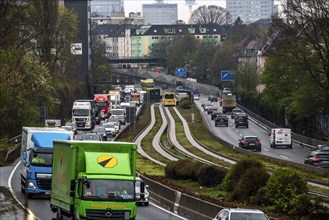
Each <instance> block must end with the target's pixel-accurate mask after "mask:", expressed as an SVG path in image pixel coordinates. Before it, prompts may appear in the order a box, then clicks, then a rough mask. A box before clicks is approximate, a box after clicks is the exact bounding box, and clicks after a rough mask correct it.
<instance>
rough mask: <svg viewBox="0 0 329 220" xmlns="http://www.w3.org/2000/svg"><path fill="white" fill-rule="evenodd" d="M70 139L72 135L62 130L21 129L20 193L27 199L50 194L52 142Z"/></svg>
mask: <svg viewBox="0 0 329 220" xmlns="http://www.w3.org/2000/svg"><path fill="white" fill-rule="evenodd" d="M24 129H25V130H24ZM23 138H24V140H23ZM71 139H73V133H72V132H68V131H66V130H65V129H62V128H52V129H51V128H45V130H42V129H36V128H27V127H24V128H23V134H22V154H21V192H22V193H25V194H26V195H27V196H28V198H32V197H33V196H34V195H40V194H50V192H51V178H52V156H53V141H54V140H71Z"/></svg>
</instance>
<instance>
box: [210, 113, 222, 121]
mask: <svg viewBox="0 0 329 220" xmlns="http://www.w3.org/2000/svg"><path fill="white" fill-rule="evenodd" d="M220 115H222V113H221V112H219V111H213V112H212V113H211V120H215V118H217V116H220Z"/></svg>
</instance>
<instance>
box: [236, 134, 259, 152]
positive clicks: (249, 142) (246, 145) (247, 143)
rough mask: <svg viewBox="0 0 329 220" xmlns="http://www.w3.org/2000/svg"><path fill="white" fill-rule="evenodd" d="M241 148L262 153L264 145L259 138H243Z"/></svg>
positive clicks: (240, 140) (240, 143) (240, 141)
mask: <svg viewBox="0 0 329 220" xmlns="http://www.w3.org/2000/svg"><path fill="white" fill-rule="evenodd" d="M239 147H240V148H243V149H246V150H253V151H258V152H260V151H262V143H261V142H260V139H259V138H258V137H257V136H243V137H242V138H241V139H239Z"/></svg>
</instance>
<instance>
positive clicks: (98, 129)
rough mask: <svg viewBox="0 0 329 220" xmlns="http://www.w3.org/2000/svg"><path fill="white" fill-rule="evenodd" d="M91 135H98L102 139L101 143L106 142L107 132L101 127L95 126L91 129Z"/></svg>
mask: <svg viewBox="0 0 329 220" xmlns="http://www.w3.org/2000/svg"><path fill="white" fill-rule="evenodd" d="M93 133H96V134H98V135H99V136H101V137H102V140H103V141H107V132H106V129H105V128H104V127H102V126H97V127H95V128H94V129H93Z"/></svg>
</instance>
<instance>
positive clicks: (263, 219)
mask: <svg viewBox="0 0 329 220" xmlns="http://www.w3.org/2000/svg"><path fill="white" fill-rule="evenodd" d="M234 219H249V220H270V219H269V218H268V217H267V215H266V214H265V213H264V212H262V211H260V210H258V209H239V208H236V209H230V208H227V209H222V210H220V212H219V213H218V214H217V215H216V217H215V218H213V220H234Z"/></svg>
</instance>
